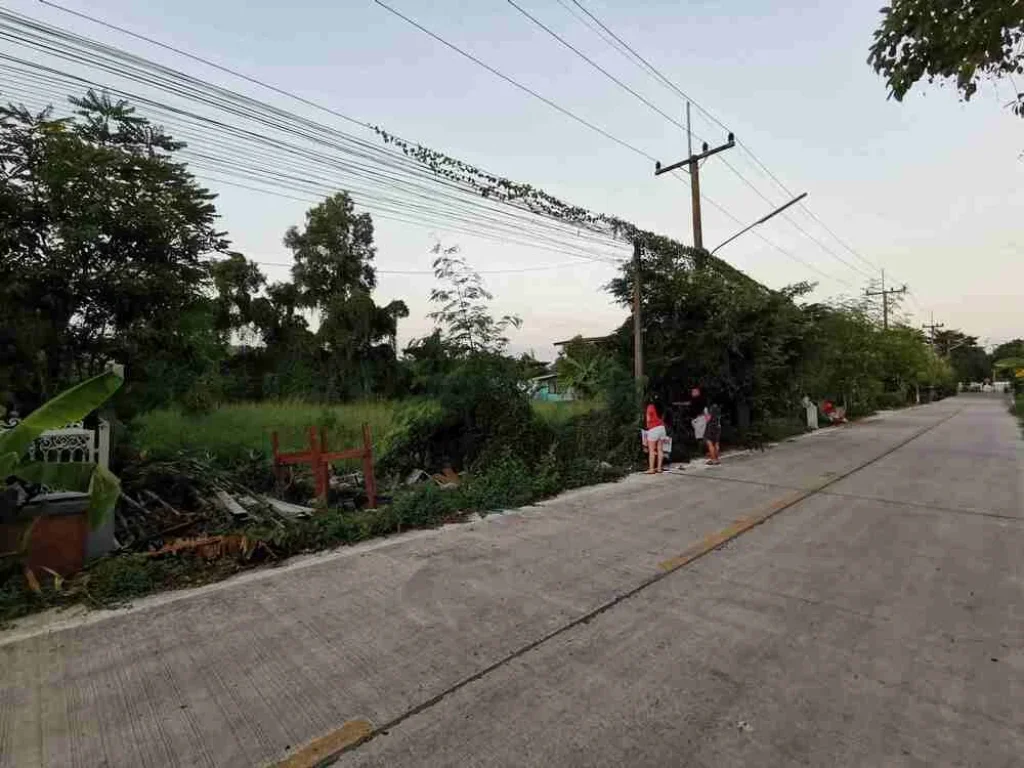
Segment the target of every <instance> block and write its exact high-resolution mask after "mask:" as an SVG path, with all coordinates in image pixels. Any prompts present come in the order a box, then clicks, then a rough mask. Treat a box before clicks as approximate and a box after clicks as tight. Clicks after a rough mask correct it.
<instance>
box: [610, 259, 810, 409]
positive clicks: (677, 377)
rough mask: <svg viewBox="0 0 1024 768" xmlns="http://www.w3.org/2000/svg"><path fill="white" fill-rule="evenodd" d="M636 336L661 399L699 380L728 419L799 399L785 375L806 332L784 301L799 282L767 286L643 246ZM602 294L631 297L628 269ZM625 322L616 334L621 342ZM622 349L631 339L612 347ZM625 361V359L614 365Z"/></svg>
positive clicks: (627, 327)
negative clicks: (640, 323)
mask: <svg viewBox="0 0 1024 768" xmlns="http://www.w3.org/2000/svg"><path fill="white" fill-rule="evenodd" d="M641 279H642V281H643V285H644V292H643V306H642V317H643V324H644V327H643V339H644V358H645V368H646V373H647V376H648V379H649V389H650V390H651V391H653V392H656V393H658V394H659V395H661V397H662V398H663V399H664V400H666V401H671V400H672V399H685V396H686V395H687V394H688V393H689V391H690V388H691V387H694V386H699V387H701V388H702V389H704V390H705V391H707V392H708V393H709V394H710V395H711V396H712V397H713V398H715V399H716V400H718V401H719V402H720V403H721V404H722V405H723V406H726V407H729V408H734V409H735V412H736V418H737V422H738V423H739V424H742V425H744V426H745V425H746V422H747V421H748V419H749V418H750V417H751V415H756V414H759V413H768V412H772V411H781V410H783V409H786V408H792V407H794V404H795V403H797V402H799V399H800V394H802V393H799V392H798V390H799V388H800V385H799V382H798V380H797V378H796V376H795V371H796V369H797V365H798V363H799V361H800V360H801V359H802V357H803V354H804V347H805V343H806V342H805V337H806V335H807V333H808V332H809V327H808V326H807V323H806V318H805V317H804V315H803V313H802V312H801V310H800V308H799V307H798V306H797V305H796V304H795V303H794V299H795V298H796V297H798V296H800V295H802V294H804V293H806V292H807V291H808V290H810V287H811V286H809V285H806V284H800V285H796V286H792V287H790V288H789V289H786V290H783V291H771V290H769V289H767V288H765V287H764V286H762V285H760V284H758V283H756V282H754V281H753V280H751V279H750V278H748V277H746V276H745V275H742V274H741V273H739V272H737V271H735V270H734V269H732V268H731V267H729V266H728V265H725V264H723V263H721V262H718V261H717V260H708V259H707V258H706V256H705V254H704V253H703V252H700V251H697V250H695V249H692V248H686V247H682V248H678V249H659V250H651V251H645V254H644V257H643V259H642V260H641ZM609 290H610V291H611V293H612V295H613V296H615V298H616V300H617V301H618V302H619V303H620V304H622V305H623V306H629V305H630V304H631V302H632V293H633V273H632V269H630V268H629V267H625V268H624V269H623V271H622V274H621V276H620V277H618V278H616V279H614V280H612V282H611V283H610V285H609ZM631 334H632V323H631V321H630V322H626V323H625V324H624V325H623V326H622V327H621V328H620V329H619V332H618V336H619V338H620V339H624V340H628V339H629V338H630V337H631ZM619 348H620V352H625V355H627V356H628V355H629V354H631V352H630V349H631V344H630V343H629V342H628V341H627V342H626V343H624V344H620V347H619ZM622 362H623V363H625V361H624V360H623V361H622Z"/></svg>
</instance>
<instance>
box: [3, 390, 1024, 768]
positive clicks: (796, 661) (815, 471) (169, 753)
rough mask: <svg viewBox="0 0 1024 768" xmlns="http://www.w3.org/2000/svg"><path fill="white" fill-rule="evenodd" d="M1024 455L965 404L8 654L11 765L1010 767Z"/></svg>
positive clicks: (1020, 659) (1019, 746)
mask: <svg viewBox="0 0 1024 768" xmlns="http://www.w3.org/2000/svg"><path fill="white" fill-rule="evenodd" d="M1019 434H1020V433H1019V429H1018V427H1017V425H1016V423H1015V422H1014V420H1013V419H1012V417H1011V416H1010V415H1009V414H1008V413H1007V410H1006V404H1005V401H1004V399H1002V398H1000V397H997V396H992V395H961V396H959V397H956V398H952V399H950V400H946V401H943V402H941V403H938V404H935V405H930V406H923V407H919V408H913V409H908V410H904V411H899V412H895V413H888V414H883V415H880V416H878V417H874V418H872V419H868V420H865V421H863V422H860V423H858V424H854V425H850V426H847V427H843V428H838V429H828V430H822V431H820V432H818V433H815V434H812V435H809V436H806V437H802V438H799V439H797V440H794V441H791V442H786V443H783V444H782V445H779V446H776V447H774V448H771V449H769V450H768V451H766V452H763V453H760V452H754V453H749V454H743V455H738V456H732V457H729V456H726V457H725V459H724V461H723V464H722V466H720V467H714V468H708V467H704V466H703V465H700V466H691V467H688V468H687V469H685V470H684V471H682V472H681V473H678V474H676V473H673V474H666V475H663V476H660V477H647V476H643V475H636V476H632V477H630V478H628V479H627V480H626V481H624V482H622V483H619V484H616V485H609V486H601V487H597V488H589V489H584V490H581V491H577V492H574V493H571V494H566V495H564V496H562V497H560V498H558V499H555V500H553V501H550V502H547V503H545V504H542V505H539V506H537V507H531V508H528V509H525V510H521V511H518V512H515V513H511V514H506V515H498V516H492V517H490V518H488V519H487V520H485V521H482V522H476V523H470V524H464V525H459V526H450V527H446V528H443V529H439V530H436V531H426V532H415V533H412V534H409V535H405V536H401V537H395V538H392V539H388V540H384V541H378V542H373V543H370V544H367V545H363V546H358V547H352V548H349V549H346V550H341V551H339V552H338V553H334V554H330V555H326V556H319V557H313V558H309V559H305V560H302V561H299V562H296V563H294V564H293V565H289V566H285V567H282V568H278V569H269V570H263V571H259V572H254V573H250V574H247V575H245V576H243V577H240V578H238V579H235V580H233V581H230V582H226V583H224V584H219V585H213V586H211V587H207V588H203V589H200V590H196V591H193V592H190V593H178V594H174V595H170V596H160V597H157V598H154V599H150V600H147V601H143V602H140V603H139V604H138V605H137V606H136V607H135V608H133V609H131V610H129V611H120V612H116V613H107V614H88V615H86V616H85V617H84V618H81V617H75V616H73V617H70V618H67V619H60V618H58V621H60V622H62V623H59V624H51V625H49V626H34V625H32V624H29V625H26V626H25V627H24V628H22V629H16V630H13V631H10V632H8V633H0V766H3V767H4V768H6V766H18V768H22V767H23V766H37V765H42V766H60V767H61V768H63V767H64V766H89V767H92V766H100V765H106V766H111V767H113V766H133V767H135V766H253V765H271V764H275V762H276V761H280V760H282V759H284V758H285V757H286V756H288V755H293V756H297V757H296V759H295V760H294V761H293V762H291V763H288V764H289V765H293V766H298V765H312V764H315V761H314V760H313V759H312V756H313V754H314V753H319V754H321V755H323V754H325V753H330V752H332V751H338V750H341V749H343V748H345V747H346V746H348V747H349V748H348V750H347V751H345V752H344V754H342V755H341V757H340V760H339V762H338V765H341V766H388V768H392V767H397V766H422V765H429V766H460V767H462V766H524V765H529V766H559V767H561V766H705V767H706V768H723V767H725V766H784V765H809V766H847V765H849V766H872V767H874V766H882V765H885V766H903V765H906V766H945V765H948V766H953V765H963V766H968V765H970V766H984V767H985V768H988V767H989V766H1016V765H1021V764H1022V762H1021V761H1022V758H1021V756H1022V755H1024V565H1022V563H1024V443H1022V442H1021V440H1020V439H1019ZM364 737H369V738H368V739H367V740H365V742H364V743H361V744H357V743H356V742H358V741H359V740H360V739H362V738H364ZM317 739H320V741H318V742H315V743H314V745H313V747H312V748H307V749H305V750H303V748H302V747H303V745H307V744H309V743H310V742H313V741H314V740H317Z"/></svg>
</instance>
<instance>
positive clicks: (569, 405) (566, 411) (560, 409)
mask: <svg viewBox="0 0 1024 768" xmlns="http://www.w3.org/2000/svg"><path fill="white" fill-rule="evenodd" d="M599 405H600V403H598V402H597V401H596V400H567V401H565V402H550V401H543V400H534V401H533V412H534V413H536V414H537V415H538V416H539V417H540V418H542V419H543V420H544V421H546V422H548V423H549V424H562V423H564V422H566V421H568V420H569V419H571V418H573V417H574V416H581V415H583V414H585V413H590V412H591V411H592V410H594V409H595V408H597V407H599Z"/></svg>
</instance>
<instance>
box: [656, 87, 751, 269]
mask: <svg viewBox="0 0 1024 768" xmlns="http://www.w3.org/2000/svg"><path fill="white" fill-rule="evenodd" d="M735 146H736V137H735V136H733V134H731V133H730V134H729V140H728V141H727V142H726V143H725V144H723V145H722V146H720V147H715V148H714V149H708V144H707V142H704V146H703V148H702V151H701V153H700V154H699V155H695V154H693V133H692V132H691V130H690V102H686V151H687V153H688V154H689V157H687V158H686V159H685V160H680V161H679V162H678V163H673V164H672V165H667V166H662V164H661V163H660V162H656V163H655V164H654V175H655V176H660V175H661V174H663V173H668V172H669V171H674V170H676V169H677V168H682V167H683V166H684V165H686V166H689V171H690V198H691V202H692V205H693V247H694V248H700V249H703V248H704V230H703V228H702V227H701V218H700V166H699V165H698V163H699V162H700V161H701V160H704V159H705V158H708V157H711V156H712V155H716V154H718V153H719V152H723V151H725V150H727V149H732V148H733V147H735Z"/></svg>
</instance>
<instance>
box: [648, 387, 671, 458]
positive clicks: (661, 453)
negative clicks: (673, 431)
mask: <svg viewBox="0 0 1024 768" xmlns="http://www.w3.org/2000/svg"><path fill="white" fill-rule="evenodd" d="M645 422H646V425H647V466H648V469H647V474H648V475H653V474H655V473H657V472H661V465H662V463H663V462H664V461H665V446H664V441H665V438H666V437H667V434H666V433H665V422H664V420H662V418H661V413H659V411H658V404H657V402H656V401H655V400H653V399H652V400H649V401H648V402H647V412H646V415H645Z"/></svg>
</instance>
